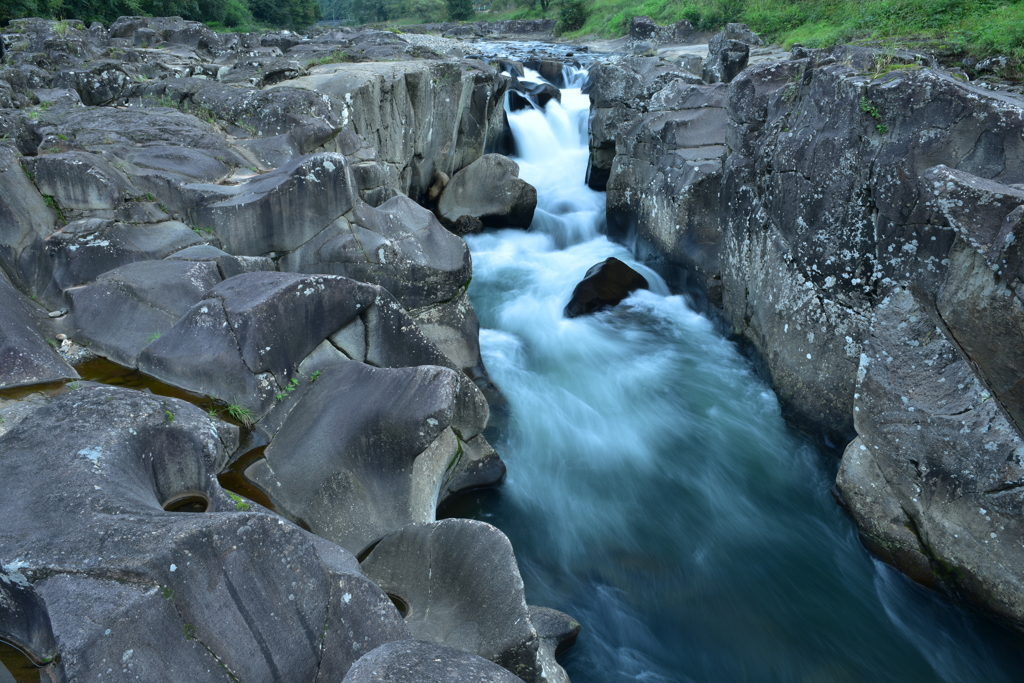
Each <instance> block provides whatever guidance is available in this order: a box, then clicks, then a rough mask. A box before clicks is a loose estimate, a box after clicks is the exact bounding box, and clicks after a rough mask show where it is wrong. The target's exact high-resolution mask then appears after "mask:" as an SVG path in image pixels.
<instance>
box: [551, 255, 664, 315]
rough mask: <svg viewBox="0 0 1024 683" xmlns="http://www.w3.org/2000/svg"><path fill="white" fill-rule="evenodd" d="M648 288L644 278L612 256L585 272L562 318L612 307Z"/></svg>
mask: <svg viewBox="0 0 1024 683" xmlns="http://www.w3.org/2000/svg"><path fill="white" fill-rule="evenodd" d="M647 288H648V284H647V278H645V277H644V276H643V275H641V274H640V273H638V272H636V271H635V270H633V269H632V268H630V267H629V266H627V265H626V264H625V263H623V262H622V261H620V260H619V259H617V258H615V257H614V256H613V257H611V258H609V259H607V260H605V261H602V262H601V263H598V264H597V265H595V266H593V267H592V268H591V269H590V270H588V271H587V275H586V277H584V278H583V279H582V280H581V281H580V283H579V284H578V285H576V289H574V290H572V299H570V300H569V303H568V304H567V305H566V307H565V317H566V318H575V317H578V316H581V315H586V314H587V313H594V312H596V311H599V310H601V309H602V308H607V307H609V306H615V305H616V304H618V303H619V302H620V301H622V300H623V299H625V298H626V297H627V296H629V295H630V294H631V293H633V292H635V291H636V290H638V289H647Z"/></svg>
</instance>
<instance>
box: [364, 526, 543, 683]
mask: <svg viewBox="0 0 1024 683" xmlns="http://www.w3.org/2000/svg"><path fill="white" fill-rule="evenodd" d="M362 568H363V571H364V572H365V573H366V575H367V576H368V577H370V578H371V579H372V580H373V581H374V582H375V583H376V584H377V585H379V586H380V587H381V588H382V589H384V590H385V591H386V592H387V593H389V594H391V595H395V596H397V597H398V598H400V599H401V601H402V603H404V604H405V605H406V606H407V611H406V613H405V615H404V618H405V621H406V624H408V626H409V630H410V631H411V632H412V634H413V636H414V637H416V638H418V639H420V640H426V641H430V642H433V643H438V644H442V645H447V646H449V647H455V648H458V649H460V650H465V651H467V652H472V653H474V654H477V655H479V656H481V657H484V658H485V659H489V660H491V661H492V662H494V663H496V664H499V665H500V666H502V667H504V668H506V669H508V670H509V671H511V672H512V673H514V674H516V675H517V676H519V677H520V678H522V679H523V680H525V681H539V680H541V679H543V678H547V676H546V675H545V674H546V673H547V672H544V670H543V666H542V662H541V658H540V656H539V648H540V636H539V635H538V634H537V630H536V629H535V628H534V626H533V624H532V623H531V622H530V608H529V607H528V606H527V604H526V599H525V597H524V595H523V582H522V578H521V577H520V575H519V567H518V565H517V563H516V559H515V555H514V554H513V552H512V545H511V543H509V541H508V539H507V538H506V537H505V535H504V534H502V533H501V532H500V531H499V530H498V529H496V528H495V527H493V526H491V525H490V524H486V523H484V522H478V521H475V520H468V519H446V520H442V521H439V522H434V523H432V524H413V525H410V526H407V527H405V528H403V529H402V530H400V531H398V532H397V533H394V534H392V535H391V536H388V537H387V538H385V539H383V540H382V541H381V542H380V543H378V544H377V545H376V547H374V549H373V550H372V551H371V552H370V554H369V555H368V556H367V557H366V559H365V560H363V562H362ZM552 663H553V661H552ZM556 667H557V665H556ZM557 668H558V669H560V667H557ZM551 673H552V674H553V673H554V671H552V672H551Z"/></svg>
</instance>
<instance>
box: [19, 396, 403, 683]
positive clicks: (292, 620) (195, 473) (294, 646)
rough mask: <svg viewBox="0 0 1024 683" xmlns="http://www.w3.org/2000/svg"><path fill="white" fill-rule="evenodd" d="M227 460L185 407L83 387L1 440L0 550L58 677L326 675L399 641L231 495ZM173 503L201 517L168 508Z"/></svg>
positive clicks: (318, 561)
mask: <svg viewBox="0 0 1024 683" xmlns="http://www.w3.org/2000/svg"><path fill="white" fill-rule="evenodd" d="M221 428H227V426H226V425H223V423H221ZM226 461H227V455H226V453H225V452H224V448H223V446H222V442H221V440H220V438H219V434H218V428H215V426H214V424H213V423H211V421H210V419H209V417H208V416H207V415H206V413H205V412H203V411H202V410H200V409H198V408H196V407H195V406H192V405H190V404H188V403H184V402H182V401H178V400H175V399H171V398H166V397H160V396H153V395H150V394H145V393H142V392H137V391H131V390H127V389H120V388H114V387H104V386H97V385H90V384H87V385H84V386H82V387H80V388H78V389H77V390H75V391H73V392H70V393H68V394H67V395H65V396H64V397H62V398H59V399H57V400H55V401H52V402H51V403H50V404H48V405H47V406H44V407H42V408H40V409H39V410H37V411H35V412H34V413H32V414H31V415H29V416H28V417H26V418H25V419H23V420H22V421H21V422H20V423H19V424H18V425H17V426H16V427H15V428H14V429H12V430H11V431H9V432H7V433H6V434H4V435H3V436H2V437H0V464H2V466H3V469H4V472H5V477H4V478H3V480H2V481H0V514H2V515H3V517H4V519H5V520H6V522H5V524H4V526H3V528H2V529H0V547H2V548H3V549H4V554H5V556H7V557H16V558H18V566H19V571H20V572H21V574H22V575H23V576H24V577H25V578H26V579H27V580H28V581H29V582H31V583H33V584H34V585H35V588H36V591H37V593H38V594H39V595H40V597H42V598H43V601H44V602H45V604H46V608H47V610H48V612H49V616H50V621H51V624H52V627H53V633H54V636H55V637H56V641H57V646H58V649H59V650H60V653H61V660H62V664H63V667H64V669H65V672H66V675H67V677H68V679H69V680H85V679H94V678H96V676H97V675H99V674H104V675H106V674H107V672H108V669H109V668H110V666H111V664H112V663H114V662H116V663H117V665H118V666H119V667H121V670H122V671H121V673H122V674H123V673H124V670H128V671H129V672H130V673H131V674H133V675H137V676H138V677H140V678H142V679H144V680H147V681H180V680H182V676H187V677H188V678H189V679H190V680H196V681H222V680H247V681H272V680H281V679H282V678H285V677H292V676H295V677H297V678H299V679H301V680H314V679H315V678H316V677H317V676H318V675H319V674H320V673H321V672H328V671H329V672H331V675H332V676H336V678H333V680H338V679H340V678H341V676H342V675H343V672H345V671H347V669H348V668H349V666H350V665H351V664H352V663H353V662H354V661H356V660H357V659H358V658H359V657H361V656H362V655H363V654H365V653H366V652H368V651H370V650H372V649H373V648H375V647H377V646H378V645H381V644H383V643H385V642H390V641H392V640H404V639H407V638H408V637H409V635H408V630H407V629H406V627H405V626H404V625H403V623H402V621H401V619H400V617H399V615H398V613H397V611H396V610H395V609H394V607H393V605H392V604H391V602H390V601H389V600H388V598H387V597H386V596H385V595H384V594H383V593H382V592H381V591H380V589H379V588H377V587H376V586H374V585H373V584H372V583H371V582H369V581H368V580H367V579H365V578H364V577H362V576H361V575H359V574H358V573H355V572H353V571H352V570H351V562H348V564H347V565H346V563H345V562H344V560H343V559H339V557H340V558H343V557H344V556H343V555H342V556H339V553H341V552H342V551H341V550H340V549H337V550H334V551H333V552H328V553H326V554H325V552H324V546H323V543H322V541H314V540H312V539H311V537H310V535H309V534H308V533H307V532H304V531H302V530H301V529H299V528H298V527H296V526H294V525H292V524H290V523H288V522H286V521H284V520H282V519H281V518H279V517H277V516H276V515H272V514H270V513H268V512H267V511H265V510H263V509H262V508H259V507H258V506H256V505H254V504H248V505H249V507H248V509H246V508H245V507H244V506H243V505H241V504H239V503H237V502H236V501H235V500H233V499H232V498H230V497H229V496H228V495H227V493H226V492H225V491H224V490H223V489H222V488H221V487H220V486H219V484H218V483H217V479H216V474H217V472H218V471H220V469H221V468H222V467H223V466H224V464H225V463H226ZM29 482H31V484H32V486H34V487H41V488H42V489H43V490H46V491H48V492H49V493H48V495H45V496H25V495H23V493H22V492H23V491H24V490H25V488H26V486H28V485H29ZM186 495H187V496H193V497H195V499H198V501H199V502H200V505H199V507H202V506H204V505H205V506H207V509H206V512H205V514H197V513H196V512H187V511H173V509H174V506H175V504H176V503H175V501H181V500H182V497H183V496H186ZM243 502H244V501H243ZM165 506H167V507H169V508H171V509H172V511H167V510H165V509H164V507H165ZM199 507H197V508H196V510H198V509H199ZM185 509H187V508H185ZM183 510H184V509H183ZM268 558H269V559H268ZM285 672H287V673H285Z"/></svg>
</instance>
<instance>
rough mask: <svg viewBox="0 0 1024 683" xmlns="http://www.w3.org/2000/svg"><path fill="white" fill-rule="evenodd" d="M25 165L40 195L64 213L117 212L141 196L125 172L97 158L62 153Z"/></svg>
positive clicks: (32, 160) (36, 159)
mask: <svg viewBox="0 0 1024 683" xmlns="http://www.w3.org/2000/svg"><path fill="white" fill-rule="evenodd" d="M24 163H25V168H27V169H28V170H29V172H30V173H31V174H32V176H33V179H34V180H35V183H36V187H38V188H39V191H40V192H42V193H43V194H44V195H50V196H51V197H53V199H54V200H55V201H56V203H57V205H58V206H60V207H61V209H63V210H64V211H68V212H72V211H103V210H113V209H116V208H117V207H118V206H120V205H121V204H123V203H124V202H125V200H127V199H129V198H131V197H135V196H137V195H139V194H140V193H139V192H138V190H136V189H135V188H134V187H132V184H131V181H130V180H129V179H128V177H127V176H126V175H125V174H124V173H123V172H122V171H120V170H118V169H115V168H113V167H112V166H111V165H110V164H109V163H107V161H106V160H105V159H103V157H101V156H99V155H96V154H90V153H88V152H62V153H60V154H46V155H43V156H37V157H33V158H30V159H26V160H25V162H24ZM107 217H111V218H112V217H113V216H107Z"/></svg>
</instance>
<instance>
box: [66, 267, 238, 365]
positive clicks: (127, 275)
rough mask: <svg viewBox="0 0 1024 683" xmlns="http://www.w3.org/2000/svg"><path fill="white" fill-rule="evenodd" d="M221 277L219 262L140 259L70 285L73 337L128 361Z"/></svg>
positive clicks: (134, 359)
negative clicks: (88, 280)
mask: <svg viewBox="0 0 1024 683" xmlns="http://www.w3.org/2000/svg"><path fill="white" fill-rule="evenodd" d="M220 281H221V277H220V273H219V272H218V270H217V266H216V264H213V263H190V262H188V261H166V260H164V261H139V262H136V263H130V264H128V265H125V266H121V267H120V268H116V269H114V270H112V271H109V272H107V273H104V274H103V275H101V276H99V277H98V278H97V279H96V280H95V281H94V282H93V283H91V284H89V285H86V286H83V287H73V288H71V289H69V290H68V299H69V305H70V308H71V317H70V323H69V326H70V327H71V329H73V330H74V331H73V332H72V333H71V336H72V338H73V339H74V340H75V341H77V342H79V343H85V344H87V345H88V346H89V350H90V351H92V352H93V353H97V354H99V355H102V356H104V357H106V358H109V359H110V360H112V361H114V362H115V363H118V364H119V365H124V366H126V367H135V365H136V363H137V361H138V357H139V354H140V353H141V352H142V350H143V349H144V348H145V347H146V346H148V345H149V344H151V343H153V342H154V341H156V340H157V339H159V338H160V336H161V335H163V334H164V333H166V332H168V331H169V330H170V329H171V328H172V327H173V326H174V325H175V323H177V322H178V320H180V319H181V317H182V316H184V315H185V314H186V313H188V311H189V309H191V308H192V306H193V305H195V304H196V303H198V302H199V301H201V300H202V299H203V298H204V297H205V296H206V293H207V292H208V291H209V290H210V289H212V288H213V287H215V286H216V285H217V284H218V283H219V282H220Z"/></svg>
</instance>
